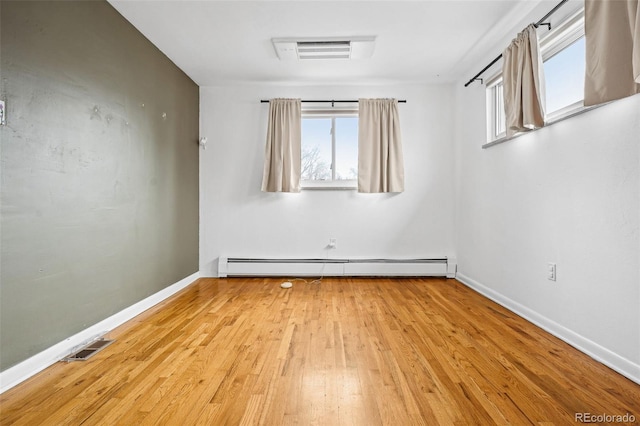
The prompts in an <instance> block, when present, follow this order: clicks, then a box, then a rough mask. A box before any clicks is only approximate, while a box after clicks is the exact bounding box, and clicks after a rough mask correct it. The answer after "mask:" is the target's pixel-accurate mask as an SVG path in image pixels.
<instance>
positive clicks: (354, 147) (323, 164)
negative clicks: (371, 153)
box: [301, 110, 358, 189]
mask: <svg viewBox="0 0 640 426" xmlns="http://www.w3.org/2000/svg"><path fill="white" fill-rule="evenodd" d="M301 157H302V165H301V180H302V187H303V188H307V189H309V188H348V189H351V188H356V186H357V179H358V112H357V111H356V110H341V111H336V110H330V111H324V110H320V111H303V113H302V155H301Z"/></svg>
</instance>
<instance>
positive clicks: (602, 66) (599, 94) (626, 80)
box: [584, 0, 640, 106]
mask: <svg viewBox="0 0 640 426" xmlns="http://www.w3.org/2000/svg"><path fill="white" fill-rule="evenodd" d="M584 30H585V42H586V43H585V45H586V70H585V79H584V104H585V106H589V105H597V104H601V103H604V102H609V101H613V100H615V99H620V98H625V97H627V96H631V95H635V94H636V93H640V8H639V6H638V0H585V4H584Z"/></svg>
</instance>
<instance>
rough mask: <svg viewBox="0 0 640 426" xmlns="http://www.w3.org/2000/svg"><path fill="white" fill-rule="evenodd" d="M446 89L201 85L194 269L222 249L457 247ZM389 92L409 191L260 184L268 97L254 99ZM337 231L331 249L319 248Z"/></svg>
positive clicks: (396, 253) (206, 266)
mask: <svg viewBox="0 0 640 426" xmlns="http://www.w3.org/2000/svg"><path fill="white" fill-rule="evenodd" d="M451 93H452V91H451V88H450V87H448V86H442V87H425V86H405V85H391V86H375V87H370V86H366V87H365V86H361V87H358V86H343V87H341V86H319V87H299V86H291V85H289V86H274V85H258V84H255V85H237V86H225V87H203V88H201V91H200V106H201V109H200V123H201V124H200V127H201V135H202V136H206V137H208V143H207V149H206V150H203V151H201V152H200V206H201V207H200V215H201V217H200V271H201V273H202V275H203V276H215V275H216V274H217V260H218V257H220V256H233V257H241V256H251V257H319V258H322V257H325V256H327V255H329V256H330V257H396V258H397V257H418V256H446V255H453V254H454V250H453V212H454V209H453V201H454V198H453V196H452V191H453V169H452V167H451V166H452V164H453V156H452V155H453V144H452V143H451V141H452V130H453V126H452V117H453V114H452V101H451ZM273 97H299V98H303V99H305V98H306V99H311V98H314V99H357V98H359V97H395V98H398V99H406V100H407V103H406V104H401V105H400V107H399V108H400V121H401V125H402V138H403V150H404V158H405V192H404V193H402V194H395V195H391V194H358V193H357V192H355V191H303V192H301V193H299V194H277V193H275V194H274V193H263V192H261V191H260V184H261V179H262V167H263V166H262V164H263V156H264V145H265V137H266V136H265V135H266V126H267V113H268V108H269V107H268V105H267V104H261V103H260V99H269V98H273ZM329 238H337V246H338V248H337V249H336V250H331V251H330V252H328V251H327V250H326V249H325V247H326V245H327V243H328V242H329Z"/></svg>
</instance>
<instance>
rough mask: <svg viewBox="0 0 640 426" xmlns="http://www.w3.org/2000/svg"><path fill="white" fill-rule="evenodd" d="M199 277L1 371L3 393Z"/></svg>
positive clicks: (137, 304)
mask: <svg viewBox="0 0 640 426" xmlns="http://www.w3.org/2000/svg"><path fill="white" fill-rule="evenodd" d="M198 278H200V272H196V273H194V274H191V275H189V276H188V277H186V278H183V279H181V280H180V281H178V282H177V283H174V284H172V285H170V286H169V287H166V288H164V289H162V290H160V291H159V292H157V293H154V294H152V295H151V296H149V297H147V298H146V299H143V300H141V301H139V302H137V303H135V304H133V305H131V306H129V307H128V308H125V309H123V310H122V311H120V312H118V313H116V314H114V315H112V316H110V317H109V318H106V319H104V320H102V321H100V322H99V323H97V324H94V325H92V326H91V327H89V328H86V329H84V330H82V331H81V332H79V333H76V334H74V335H73V336H71V337H69V338H67V339H65V340H63V341H62V342H59V343H56V344H55V345H53V346H51V347H50V348H48V349H45V350H44V351H42V352H40V353H38V354H36V355H34V356H32V357H31V358H28V359H26V360H25V361H22V362H21V363H20V364H17V365H15V366H13V367H11V368H8V369H6V370H4V371H2V372H0V394H2V393H3V392H5V391H7V390H9V389H11V388H12V387H14V386H16V385H17V384H19V383H22V382H23V381H25V380H27V379H28V378H29V377H31V376H33V375H35V374H37V373H39V372H40V371H42V370H44V369H45V368H47V367H49V366H50V365H52V364H54V363H56V362H58V361H60V360H61V359H62V358H64V357H65V356H67V355H69V354H70V353H72V352H73V351H74V350H75V349H78V348H80V347H82V346H84V345H85V344H87V343H88V342H90V341H92V340H94V339H95V338H97V337H99V336H102V335H104V334H106V333H108V332H109V331H111V330H113V329H114V328H116V327H118V326H119V325H122V324H124V323H125V322H127V321H129V320H130V319H132V318H134V317H136V316H137V315H140V314H141V313H142V312H144V311H146V310H147V309H149V308H152V307H154V306H155V305H157V304H158V303H160V302H162V301H163V300H165V299H167V298H169V297H171V296H173V295H174V294H175V293H177V292H178V291H180V290H182V289H183V288H185V287H187V286H189V285H190V284H192V283H193V282H195V281H196V280H197V279H198Z"/></svg>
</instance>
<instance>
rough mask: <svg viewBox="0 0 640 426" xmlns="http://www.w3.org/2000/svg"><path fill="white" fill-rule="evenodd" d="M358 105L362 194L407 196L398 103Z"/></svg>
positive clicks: (371, 101) (367, 101) (384, 101)
mask: <svg viewBox="0 0 640 426" xmlns="http://www.w3.org/2000/svg"><path fill="white" fill-rule="evenodd" d="M358 102H359V106H358V110H359V113H358V192H403V191H404V165H403V161H402V141H401V137H400V117H399V114H398V101H397V100H396V99H360V100H359V101H358Z"/></svg>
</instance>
